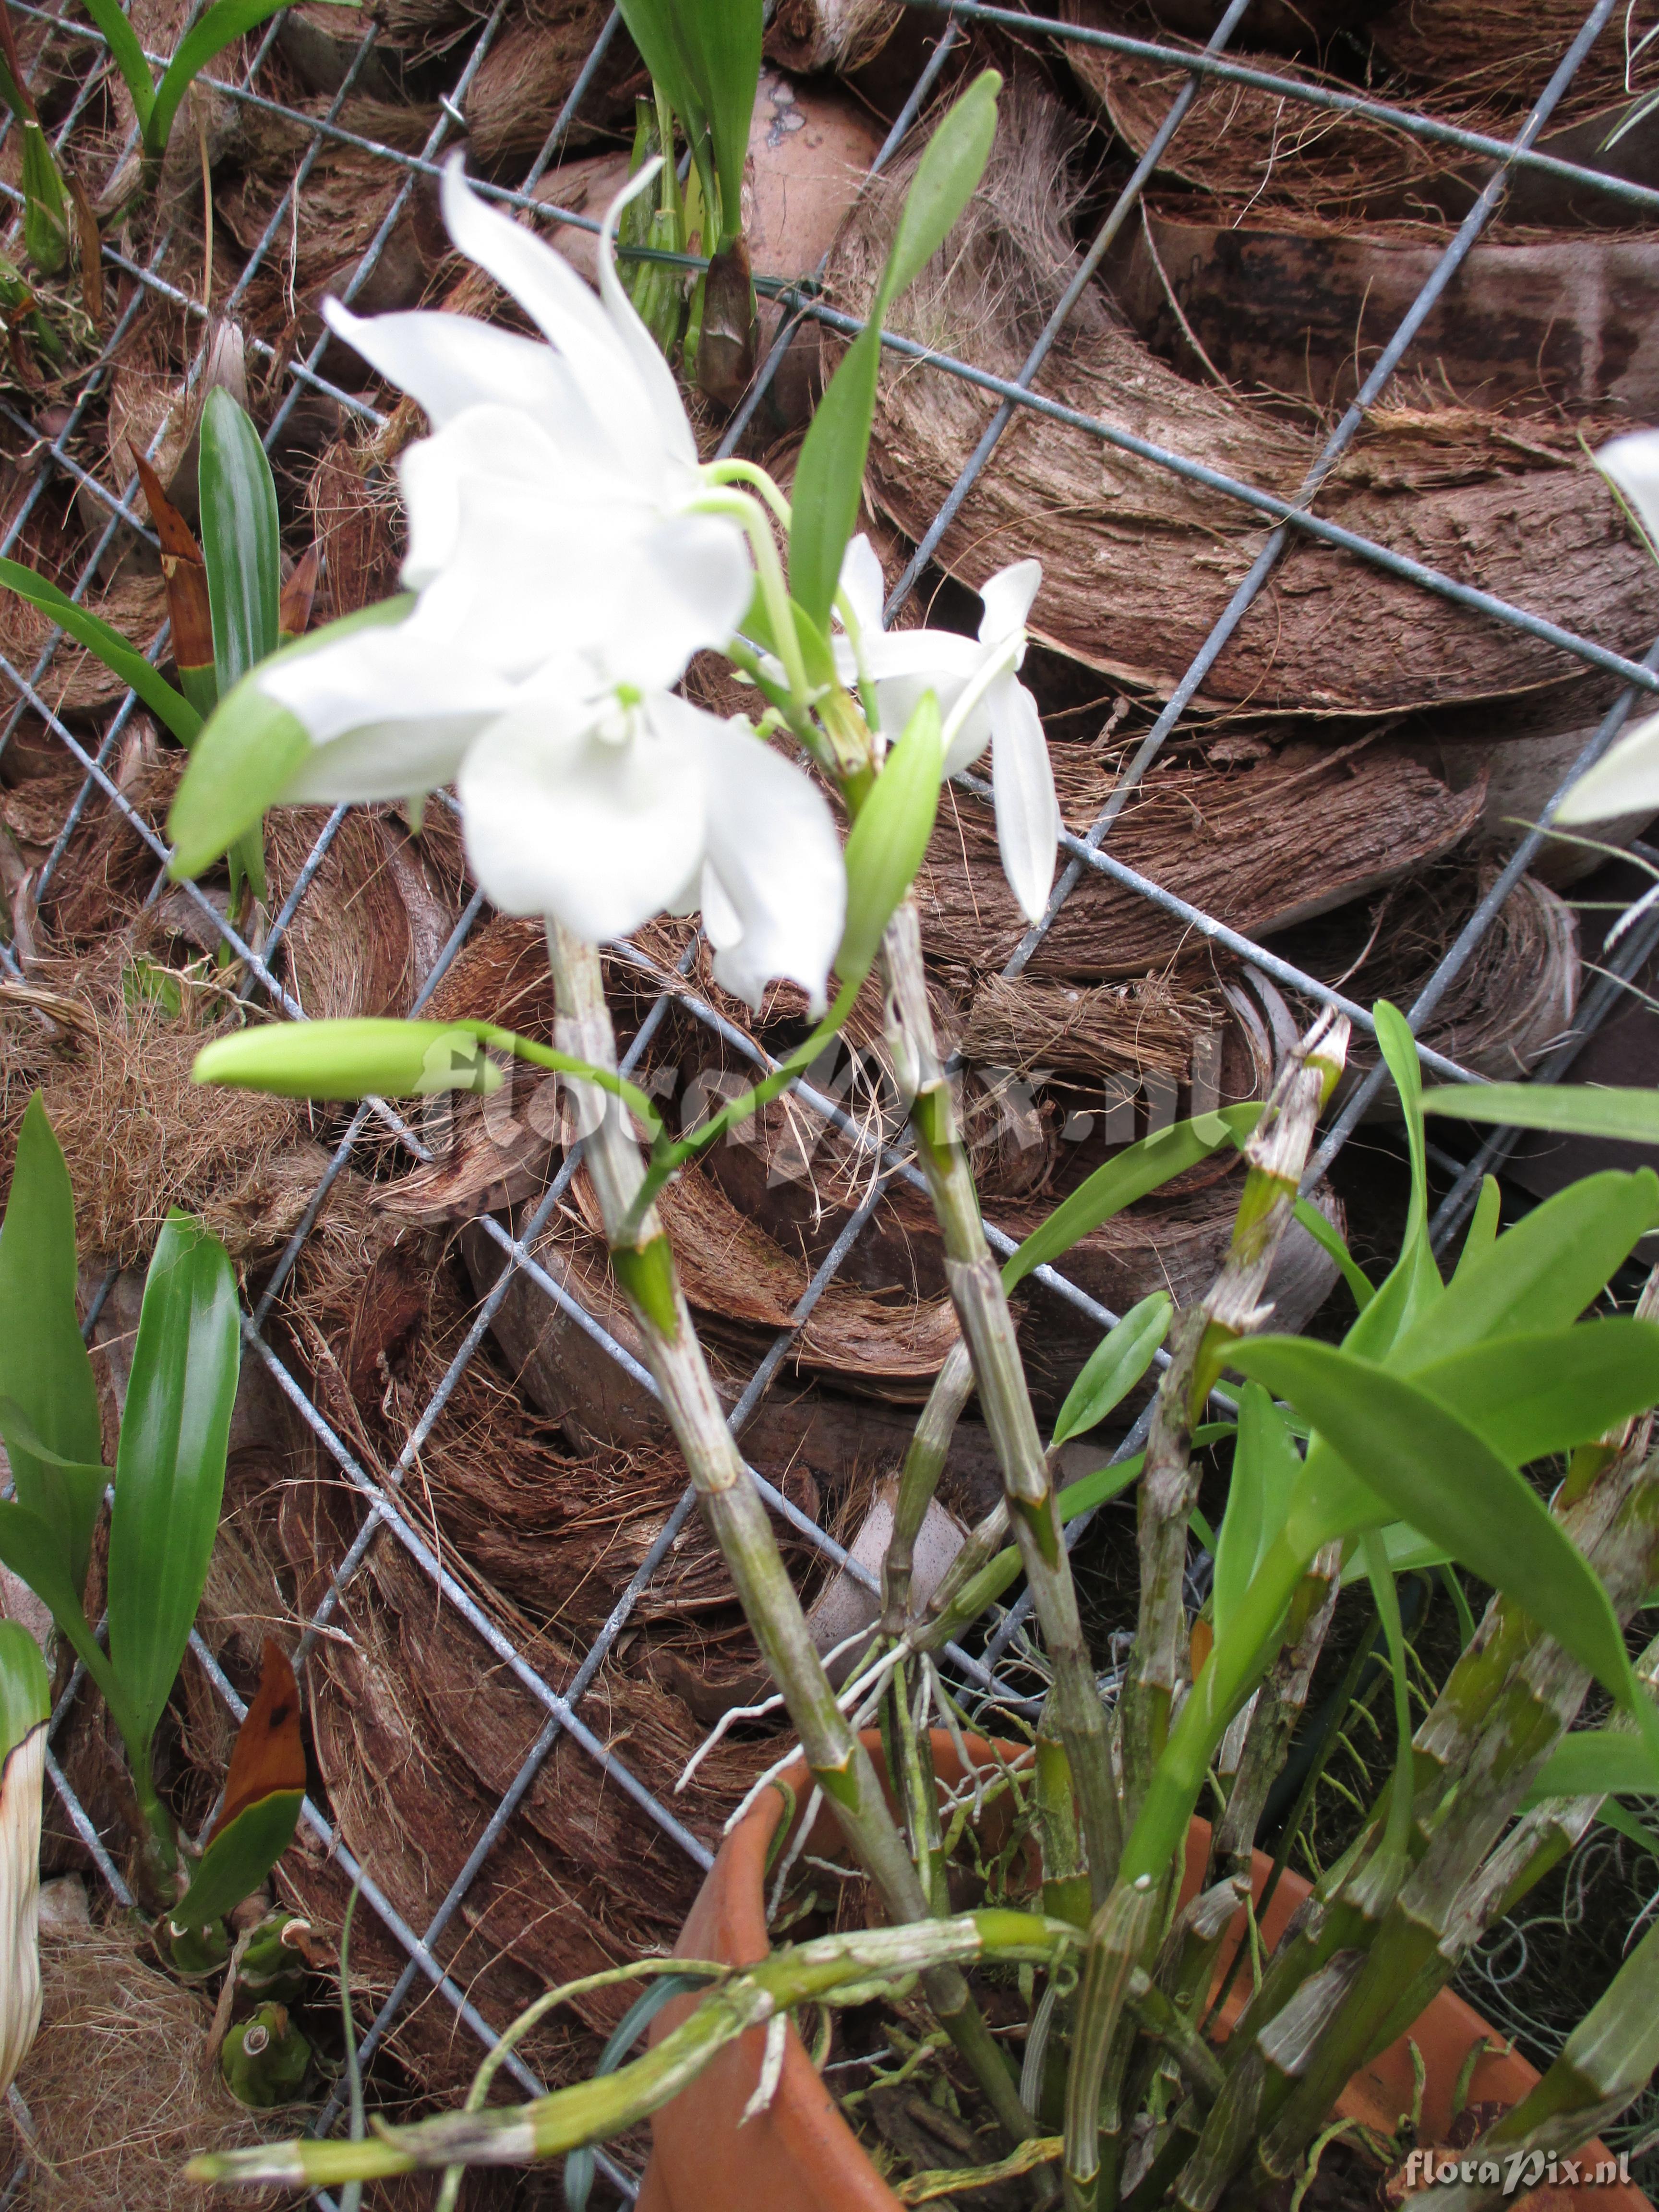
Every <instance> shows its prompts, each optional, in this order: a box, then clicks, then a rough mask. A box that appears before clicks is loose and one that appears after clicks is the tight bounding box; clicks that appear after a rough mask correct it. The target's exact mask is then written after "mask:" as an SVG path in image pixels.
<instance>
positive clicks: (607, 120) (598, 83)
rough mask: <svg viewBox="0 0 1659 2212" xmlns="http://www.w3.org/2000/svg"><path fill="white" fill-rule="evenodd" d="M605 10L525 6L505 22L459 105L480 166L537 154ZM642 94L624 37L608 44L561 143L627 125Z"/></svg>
mask: <svg viewBox="0 0 1659 2212" xmlns="http://www.w3.org/2000/svg"><path fill="white" fill-rule="evenodd" d="M610 12H611V10H610V7H609V5H608V0H527V4H526V5H525V6H524V7H522V8H521V9H516V10H515V11H514V13H513V15H510V16H509V17H508V18H507V21H506V22H505V23H503V25H502V26H501V30H500V31H499V32H498V33H496V35H495V40H493V41H492V43H491V45H490V47H489V52H488V53H486V54H485V56H484V58H483V61H482V62H481V63H480V64H479V65H478V69H477V74H476V75H475V76H474V77H473V79H472V82H471V85H470V86H469V87H468V88H467V91H466V94H465V102H464V106H465V114H466V127H467V136H468V140H469V146H470V151H471V155H472V158H473V159H474V160H475V161H477V162H478V163H479V165H480V166H481V167H489V166H491V165H492V164H494V163H495V162H498V161H509V160H519V161H524V160H528V159H530V158H532V156H533V155H537V154H539V153H540V151H541V149H542V147H543V145H544V143H545V142H546V139H547V135H548V133H549V131H550V130H551V129H552V127H553V121H554V118H555V117H556V115H557V114H558V113H559V112H560V110H561V109H562V106H564V102H565V100H566V98H567V97H568V94H569V92H570V89H571V88H572V86H573V85H574V83H575V82H576V79H577V76H579V74H580V70H581V67H582V64H583V63H584V62H586V59H587V57H588V55H589V53H590V52H592V46H593V41H594V40H595V39H597V38H598V36H599V33H600V32H601V31H602V30H603V29H604V28H605V20H606V18H607V16H608V15H610ZM648 90H649V81H648V79H647V76H646V74H645V71H644V70H643V69H642V68H641V65H640V60H639V57H638V55H637V54H636V53H635V51H634V48H633V45H632V43H631V41H630V40H629V39H628V37H627V35H626V34H625V33H624V34H623V36H622V37H621V38H618V39H614V40H612V41H611V46H610V47H609V48H608V49H607V51H606V52H605V58H604V60H603V61H602V62H601V63H600V64H599V70H598V73H597V75H596V76H595V77H594V79H593V81H592V83H591V84H590V85H589V87H588V88H587V91H586V95H585V96H584V98H583V100H582V104H581V106H580V109H579V111H578V112H577V114H576V115H575V116H574V118H572V129H571V131H570V133H569V135H568V139H567V143H575V144H578V145H580V144H581V143H583V142H584V141H585V140H587V139H591V138H592V137H594V136H595V135H596V134H598V133H599V132H602V131H603V132H605V133H606V134H608V132H609V131H610V130H611V129H612V128H615V127H619V126H622V125H626V124H629V123H631V121H632V119H633V114H634V100H635V94H639V93H644V92H647V91H648Z"/></svg>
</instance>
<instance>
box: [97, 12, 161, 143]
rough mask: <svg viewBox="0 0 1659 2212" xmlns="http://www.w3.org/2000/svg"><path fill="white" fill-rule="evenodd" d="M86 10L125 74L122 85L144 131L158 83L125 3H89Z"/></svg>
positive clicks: (119, 68)
mask: <svg viewBox="0 0 1659 2212" xmlns="http://www.w3.org/2000/svg"><path fill="white" fill-rule="evenodd" d="M86 9H87V13H88V15H90V16H91V18H92V20H93V21H94V23H96V25H97V26H98V27H99V29H100V31H101V32H102V33H103V34H104V43H105V45H106V46H107V47H108V48H109V50H110V55H111V58H112V60H113V61H114V64H115V66H116V68H117V69H118V70H120V72H121V80H122V82H123V83H124V84H125V86H126V88H127V91H128V93H129V94H131V99H132V105H133V106H134V108H135V110H136V111H137V116H138V128H139V129H140V131H143V129H144V128H145V126H146V125H148V123H149V114H150V110H151V108H153V107H154V106H155V79H154V78H153V77H152V76H150V73H149V63H148V62H147V61H146V60H145V59H144V50H143V46H141V45H140V44H139V40H138V33H137V31H135V30H134V29H133V27H132V23H131V18H130V17H129V16H128V15H127V12H126V9H125V8H123V7H122V5H121V0H86Z"/></svg>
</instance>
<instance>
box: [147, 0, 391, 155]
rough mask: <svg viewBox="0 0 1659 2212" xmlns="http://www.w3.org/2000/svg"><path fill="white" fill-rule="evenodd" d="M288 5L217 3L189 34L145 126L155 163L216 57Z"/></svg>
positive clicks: (350, 0) (339, 2)
mask: <svg viewBox="0 0 1659 2212" xmlns="http://www.w3.org/2000/svg"><path fill="white" fill-rule="evenodd" d="M287 4H288V0H214V4H213V6H212V7H210V9H208V11H207V13H206V14H205V15H204V16H203V17H202V18H201V20H200V21H198V22H197V23H196V24H195V25H194V26H193V27H192V28H191V30H189V31H187V32H186V33H185V36H184V37H183V39H181V40H180V41H179V49H178V52H176V53H175V54H174V55H173V59H172V60H171V61H170V62H169V63H168V64H167V69H166V70H165V71H164V72H163V74H162V77H161V83H160V84H159V85H157V87H156V88H155V101H154V103H153V105H152V106H151V108H150V111H149V119H148V120H147V121H146V123H145V124H144V126H143V129H144V151H145V152H146V153H147V154H148V155H149V156H150V157H151V159H152V160H155V161H159V160H160V159H161V155H163V154H165V153H166V151H167V140H168V138H169V137H171V136H172V135H173V117H174V116H175V115H176V114H177V113H178V112H179V102H180V101H181V100H183V98H184V96H185V94H186V93H187V92H188V91H189V90H190V88H191V85H192V84H193V83H194V82H195V80H196V79H197V76H199V75H200V74H201V72H202V71H203V70H204V69H205V68H206V67H207V65H208V64H209V63H210V61H211V60H212V59H213V58H214V57H215V55H216V54H222V52H224V50H225V48H226V47H227V46H230V45H231V44H232V43H233V42H234V40H237V39H240V37H241V35H242V33H244V32H245V31H252V30H254V29H256V28H257V27H258V25H259V24H261V23H263V22H265V21H268V20H269V18H270V17H271V16H272V15H276V12H277V10H278V9H281V8H283V7H286V6H287ZM328 4H329V5H331V6H333V7H337V8H355V7H356V5H357V0H328Z"/></svg>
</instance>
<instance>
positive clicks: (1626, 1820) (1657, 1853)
mask: <svg viewBox="0 0 1659 2212" xmlns="http://www.w3.org/2000/svg"><path fill="white" fill-rule="evenodd" d="M1595 1817H1596V1819H1597V1820H1601V1821H1602V1822H1603V1823H1604V1824H1605V1825H1606V1826H1607V1827H1609V1828H1612V1829H1613V1830H1614V1832H1616V1833H1617V1834H1619V1835H1621V1836H1625V1837H1626V1838H1628V1839H1629V1840H1630V1841H1631V1842H1632V1844H1636V1846H1637V1847H1638V1850H1644V1851H1651V1852H1652V1854H1653V1856H1654V1857H1655V1858H1656V1859H1659V1836H1656V1835H1655V1833H1654V1832H1653V1830H1652V1829H1651V1828H1650V1827H1648V1826H1646V1824H1645V1823H1644V1822H1643V1821H1641V1820H1638V1819H1637V1818H1636V1816H1635V1815H1634V1814H1632V1813H1627V1812H1626V1810H1625V1808H1624V1807H1623V1806H1622V1805H1621V1804H1620V1803H1619V1802H1618V1800H1617V1799H1616V1798H1613V1797H1609V1798H1608V1799H1607V1801H1606V1802H1605V1803H1603V1804H1601V1805H1600V1806H1598V1807H1597V1808H1596V1814H1595Z"/></svg>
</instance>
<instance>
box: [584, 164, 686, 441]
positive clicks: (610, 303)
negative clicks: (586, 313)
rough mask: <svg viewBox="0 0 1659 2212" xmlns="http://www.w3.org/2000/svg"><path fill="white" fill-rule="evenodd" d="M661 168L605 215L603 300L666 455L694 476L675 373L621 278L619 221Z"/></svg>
mask: <svg viewBox="0 0 1659 2212" xmlns="http://www.w3.org/2000/svg"><path fill="white" fill-rule="evenodd" d="M661 167H662V156H661V155H658V156H657V158H656V160H655V161H647V163H646V164H645V166H644V167H642V168H641V170H640V172H639V173H638V174H637V175H636V176H633V177H630V178H629V180H628V182H627V184H626V185H623V189H622V191H619V192H618V193H617V197H615V199H613V200H612V201H611V204H610V206H609V207H608V208H607V209H606V210H605V221H604V222H602V223H601V224H600V225H599V297H600V298H601V299H602V300H603V301H604V302H605V313H607V314H608V315H609V316H610V318H611V322H612V324H613V325H614V326H615V328H616V332H617V337H618V338H619V339H620V340H621V342H622V343H623V346H625V347H626V349H627V350H628V353H629V357H630V359H631V360H632V362H633V364H634V368H635V373H636V374H637V375H638V377H639V380H640V382H641V384H642V385H643V386H644V387H645V392H646V397H647V399H648V400H649V401H650V404H651V411H652V413H653V416H655V418H656V424H657V435H658V436H659V439H660V440H661V442H662V450H663V453H664V454H665V456H666V457H667V458H668V459H670V460H671V461H677V462H678V463H679V464H680V465H682V466H683V467H684V469H685V470H686V471H688V473H690V474H695V472H696V466H697V441H696V439H695V438H694V437H693V436H692V435H691V425H690V422H689V421H688V420H687V418H686V412H685V403H684V400H682V398H680V389H679V386H678V384H676V383H675V381H674V372H673V370H672V369H671V368H670V367H669V366H668V363H667V362H665V360H664V359H663V355H662V349H661V347H660V346H659V344H658V343H657V341H656V340H655V338H653V337H652V335H651V333H650V331H648V330H647V328H646V326H645V325H644V323H643V322H642V321H641V319H640V315H639V313H638V311H637V309H636V308H635V305H634V302H633V301H631V300H630V299H629V296H628V295H627V293H626V292H625V291H624V290H623V284H622V280H621V278H620V277H619V276H617V222H618V220H619V219H620V217H621V215H622V211H623V209H624V208H625V207H626V206H627V205H628V204H629V201H630V200H632V199H634V198H635V197H637V196H638V195H639V194H640V193H641V192H642V191H647V190H648V189H649V187H650V186H651V185H653V184H654V183H655V181H656V177H657V172H658V171H659V169H660V168H661Z"/></svg>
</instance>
